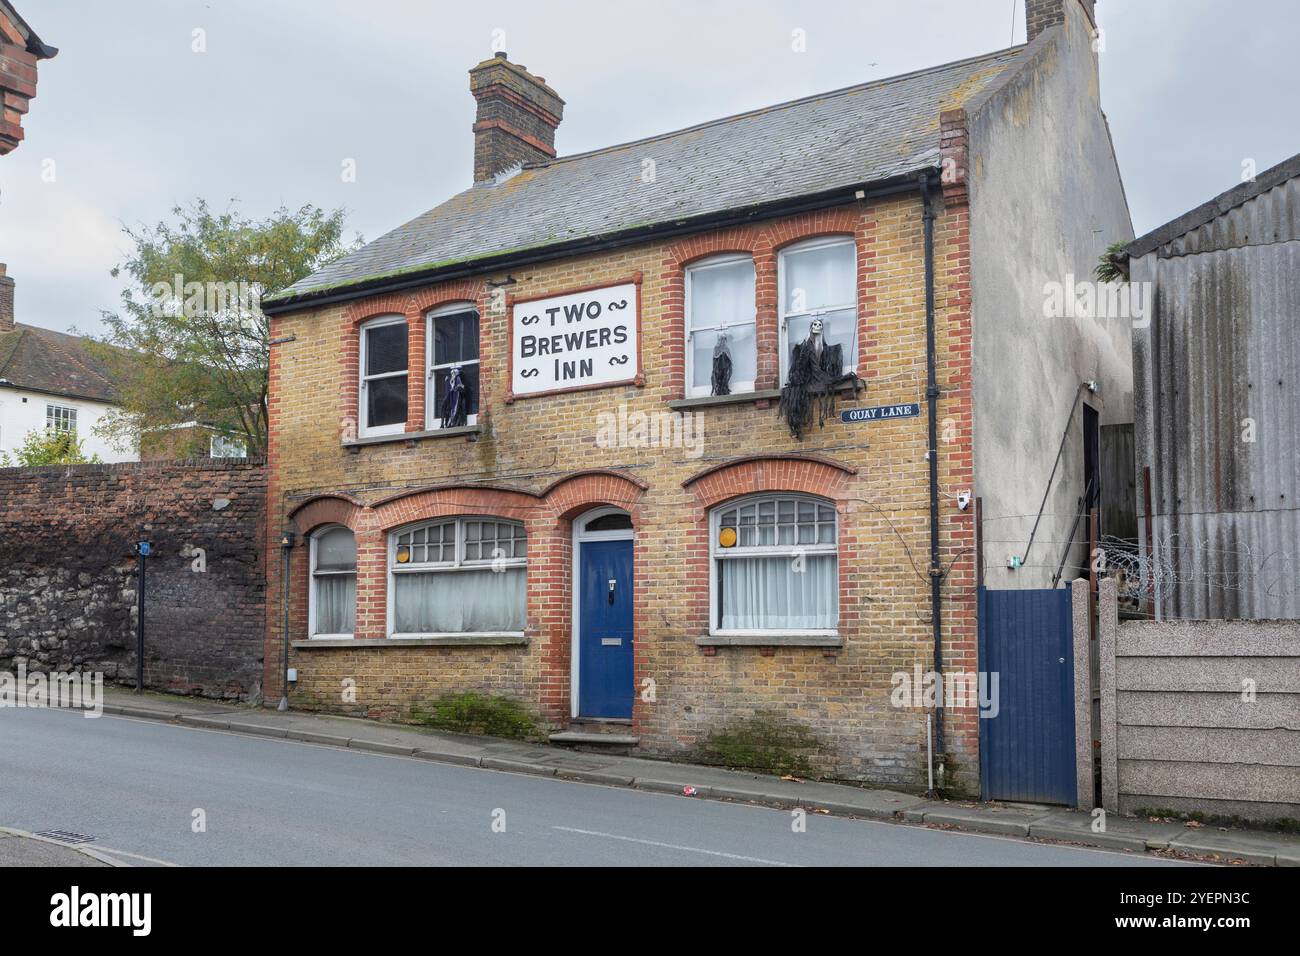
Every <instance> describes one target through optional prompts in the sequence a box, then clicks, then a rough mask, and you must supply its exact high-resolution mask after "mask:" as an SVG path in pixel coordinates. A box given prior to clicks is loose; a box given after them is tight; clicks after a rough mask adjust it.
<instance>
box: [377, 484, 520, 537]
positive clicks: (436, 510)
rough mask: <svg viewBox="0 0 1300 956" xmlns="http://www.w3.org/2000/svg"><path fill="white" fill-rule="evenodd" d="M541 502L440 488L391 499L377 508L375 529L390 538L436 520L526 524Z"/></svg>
mask: <svg viewBox="0 0 1300 956" xmlns="http://www.w3.org/2000/svg"><path fill="white" fill-rule="evenodd" d="M538 506H539V502H538V500H537V496H536V495H532V494H529V493H528V492H525V491H518V490H514V489H508V488H503V487H500V486H496V487H488V488H485V487H483V486H481V485H465V484H452V485H439V486H437V487H434V488H426V489H422V490H417V491H412V492H409V493H406V494H402V495H400V496H398V497H395V498H388V499H385V500H384V501H382V502H379V503H378V504H376V505H375V507H374V517H375V527H376V528H377V529H378V530H379V531H382V532H384V533H385V534H387V533H388V532H390V531H393V530H394V529H396V528H400V527H402V526H403V525H408V524H412V523H414V522H417V521H426V520H431V519H434V518H453V517H458V516H461V515H483V516H485V517H486V516H490V517H495V518H507V519H510V520H513V521H522V522H524V523H525V524H527V523H528V522H529V521H531V520H533V519H534V518H535V516H536V512H537V510H538Z"/></svg>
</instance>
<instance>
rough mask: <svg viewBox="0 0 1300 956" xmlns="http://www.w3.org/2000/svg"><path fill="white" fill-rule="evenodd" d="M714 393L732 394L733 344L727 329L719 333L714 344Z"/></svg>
mask: <svg viewBox="0 0 1300 956" xmlns="http://www.w3.org/2000/svg"><path fill="white" fill-rule="evenodd" d="M713 394H714V395H730V394H731V344H730V342H728V340H727V330H726V329H723V330H722V331H721V332H719V333H718V341H717V343H715V344H714V346H713Z"/></svg>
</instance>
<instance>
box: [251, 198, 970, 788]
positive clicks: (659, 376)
mask: <svg viewBox="0 0 1300 956" xmlns="http://www.w3.org/2000/svg"><path fill="white" fill-rule="evenodd" d="M825 235H848V236H853V237H854V239H855V241H856V245H857V249H858V266H859V274H858V293H859V296H858V297H859V314H860V332H859V344H860V360H859V369H858V371H859V375H860V376H861V377H862V378H863V379H865V380H866V382H867V388H866V391H865V392H864V393H863V395H862V396H861V397H860V398H859V399H858V401H857V402H856V403H854V402H853V401H852V397H851V396H850V397H849V398H848V399H846V400H845V401H844V402H843V404H845V405H848V404H858V405H885V404H889V403H903V402H922V403H924V401H925V378H926V366H925V288H924V269H923V225H922V215H921V201H920V198H919V196H918V195H917V194H915V193H910V194H901V195H898V196H894V197H889V198H881V199H877V200H874V201H870V202H862V203H859V204H850V205H848V206H843V207H838V208H835V209H831V210H825V211H821V212H815V213H807V214H802V215H798V216H791V217H787V218H784V219H777V220H770V221H766V222H758V223H755V224H753V225H750V226H746V227H739V228H733V229H727V230H721V231H718V232H714V233H707V234H702V235H697V236H693V237H690V238H688V239H684V240H675V241H671V242H653V243H645V244H643V245H638V246H634V247H629V248H626V249H620V250H615V251H610V252H606V253H601V254H592V255H587V256H583V257H578V258H573V259H568V260H562V261H558V262H555V263H549V264H543V265H536V266H528V267H523V268H519V269H512V270H510V272H509V276H510V277H511V278H513V280H514V283H515V284H514V285H513V286H511V287H510V289H509V293H510V295H509V297H508V298H507V301H499V300H497V299H496V298H495V297H494V296H493V295H492V294H491V292H490V291H489V287H488V285H487V284H486V281H494V282H499V281H502V280H504V279H506V278H507V276H506V274H505V273H501V274H494V275H490V276H486V277H484V279H483V280H461V281H458V282H454V283H445V284H443V285H435V286H429V287H424V288H418V289H415V290H413V291H411V292H409V293H401V294H393V295H385V296H377V297H373V298H371V299H367V300H362V301H358V302H353V303H349V304H346V305H341V306H331V307H322V308H318V309H311V310H303V311H299V312H294V313H289V314H285V315H280V316H277V317H275V318H274V320H273V325H274V333H273V337H274V338H275V339H276V340H277V341H279V342H281V343H283V344H279V345H277V346H275V348H274V350H273V354H272V362H271V381H272V386H271V396H272V397H271V418H272V427H271V435H270V448H271V451H270V459H271V461H272V462H273V463H274V468H273V472H272V476H271V484H270V491H269V504H268V507H269V509H270V512H269V515H268V522H269V525H268V533H269V535H270V537H269V539H268V541H269V546H271V547H278V541H279V531H280V528H281V527H283V526H286V525H290V526H292V527H294V528H295V529H296V530H297V531H298V532H299V533H307V532H310V531H311V530H312V529H313V528H317V527H321V526H322V525H325V524H343V525H347V526H349V527H351V528H353V530H354V531H355V532H356V534H357V542H358V548H359V574H358V609H357V620H358V624H357V634H356V638H357V639H358V641H359V642H365V643H364V646H362V645H361V644H358V646H356V647H330V646H324V645H323V644H321V645H312V644H311V643H310V642H307V641H305V640H303V639H304V638H306V637H307V577H308V571H307V562H308V556H307V549H306V548H305V547H303V546H302V545H301V543H300V544H299V546H297V547H295V548H294V549H293V551H292V559H291V560H292V578H291V588H290V593H291V635H290V636H291V639H292V640H294V641H295V642H297V643H296V645H295V646H294V647H293V648H292V652H291V665H292V666H294V667H296V668H297V669H298V683H297V685H296V686H295V688H294V689H293V691H292V692H291V697H290V699H291V702H292V703H293V704H294V705H295V706H310V707H318V708H323V709H330V710H335V711H339V712H347V713H372V714H377V715H382V716H385V717H398V718H401V717H403V716H405V715H406V714H407V713H409V711H410V708H411V707H412V706H413V705H421V704H426V703H427V702H428V700H429V699H431V698H432V697H434V696H436V695H437V694H439V693H442V692H444V691H446V690H456V689H466V690H468V689H482V690H489V691H491V692H494V693H507V694H511V695H515V694H518V695H519V696H520V697H521V698H522V699H523V700H524V701H525V703H527V704H528V705H529V706H530V708H532V709H533V710H534V711H535V712H537V713H539V714H540V715H541V716H543V717H544V718H545V719H546V720H547V721H548V722H549V723H551V724H553V725H563V724H564V723H565V722H566V721H567V720H568V718H569V714H570V704H571V702H570V663H571V662H570V656H571V641H572V635H571V613H570V602H571V595H572V592H571V589H570V578H571V570H570V568H571V561H572V545H571V529H572V521H573V519H574V518H576V517H577V516H578V515H580V514H582V513H583V512H584V511H585V510H587V509H589V508H592V507H595V506H598V505H604V504H614V505H618V506H620V507H623V508H625V509H626V510H628V511H629V512H630V513H631V515H632V519H633V524H634V527H635V529H636V543H635V551H634V554H635V576H636V582H635V584H636V599H635V601H636V611H635V614H636V619H635V628H636V638H635V648H636V662H635V676H636V681H637V683H638V686H644V685H643V684H642V682H643V681H645V680H647V679H649V680H652V681H653V683H654V688H655V695H654V698H655V699H654V700H653V701H651V700H644V699H638V700H637V702H636V705H635V711H634V715H633V721H634V730H635V732H636V733H637V734H638V735H639V736H640V738H641V746H640V749H641V750H642V751H643V752H649V753H654V754H659V755H664V756H670V757H673V756H676V757H684V756H688V755H689V754H690V752H691V751H692V750H693V749H694V748H695V747H697V746H698V745H699V744H700V742H701V741H703V740H704V739H706V738H707V737H708V736H709V735H711V734H713V733H716V732H717V731H719V730H721V729H723V728H725V727H727V726H729V725H732V724H733V723H734V722H736V721H738V720H741V719H744V718H747V717H749V716H752V715H754V714H756V713H758V712H760V711H762V712H771V711H775V712H779V713H781V714H783V715H785V716H786V717H788V718H789V719H790V720H792V721H794V722H796V723H799V724H801V725H803V726H804V727H806V728H808V729H810V730H811V731H812V732H814V733H815V734H816V735H817V736H818V737H819V738H820V739H821V740H822V741H823V743H824V749H823V751H822V753H821V754H820V755H819V757H818V759H817V761H816V765H817V769H818V770H820V771H821V772H823V773H826V774H829V775H833V776H837V777H841V778H851V779H859V780H865V781H872V782H877V783H883V784H892V785H897V786H912V787H915V786H923V785H924V783H925V773H926V762H925V754H926V736H925V734H926V714H925V711H923V710H921V709H919V708H918V709H906V708H899V707H895V706H893V705H892V704H891V700H890V693H891V689H892V688H891V677H892V675H894V674H896V673H898V672H906V673H908V674H911V673H912V671H913V668H914V667H915V666H918V665H919V666H920V667H921V669H922V670H929V668H930V666H931V663H932V660H933V646H932V642H931V633H930V628H931V617H930V600H929V582H928V578H927V573H926V571H927V562H928V557H929V556H928V549H929V498H928V487H927V469H928V464H927V461H926V418H925V414H924V410H923V412H922V415H921V416H920V417H917V418H904V419H895V420H890V421H878V422H873V423H870V424H852V425H850V424H842V423H840V422H839V420H838V419H834V420H831V421H828V422H827V423H826V427H825V428H824V429H820V430H818V429H816V428H814V429H813V431H812V432H811V433H810V434H809V435H807V436H806V437H805V439H804V440H803V441H802V442H800V441H796V440H794V439H793V438H792V437H791V436H790V433H789V430H788V429H787V428H786V426H785V424H784V423H783V422H782V421H781V419H780V418H779V417H778V415H777V411H776V408H775V404H776V403H775V402H774V401H772V400H770V399H763V398H759V399H748V400H739V401H736V402H734V403H729V404H717V405H707V406H697V407H694V408H690V409H687V410H688V411H691V412H692V413H695V414H698V415H699V416H700V421H701V422H702V424H703V428H704V442H703V453H702V455H700V456H699V457H692V456H691V455H689V454H687V452H686V450H684V449H682V448H637V447H601V446H600V445H598V443H597V434H596V431H597V416H598V415H599V414H600V413H601V412H615V411H617V410H618V409H619V407H620V406H624V407H625V408H626V409H627V411H628V412H629V413H631V412H635V411H642V412H646V413H649V414H661V413H664V412H667V411H669V410H670V406H669V405H668V403H669V402H674V401H676V400H680V399H682V397H683V387H684V383H683V375H684V369H683V362H684V359H683V344H682V325H683V295H682V273H683V269H684V268H685V267H686V266H687V265H689V263H690V262H692V261H695V260H697V259H699V258H701V257H703V256H708V255H712V254H715V253H719V252H748V253H750V254H752V255H753V256H754V261H755V267H756V273H757V280H756V296H757V302H756V306H757V310H758V315H757V322H758V328H757V335H758V340H759V343H760V346H759V347H760V356H759V382H758V384H757V388H759V389H772V388H775V387H776V385H777V378H778V366H777V353H776V349H777V340H778V334H779V330H778V327H777V321H778V318H777V308H776V297H777V290H776V274H775V273H776V261H777V254H778V252H779V250H780V249H781V248H783V247H784V246H786V245H788V244H790V243H793V242H797V241H800V240H802V239H806V238H812V237H815V236H825ZM968 235H969V232H968V219H967V210H966V208H965V206H964V205H962V204H953V205H950V206H949V208H947V209H941V210H940V212H939V219H938V222H937V224H936V249H935V261H936V264H937V266H936V304H937V336H938V341H937V355H938V359H939V371H938V378H939V385H940V388H941V391H942V394H941V396H940V399H939V420H940V449H939V456H940V485H941V490H942V492H943V494H944V496H945V497H944V498H943V500H942V504H941V511H940V531H941V545H942V563H943V567H944V569H945V570H946V571H947V575H946V576H945V578H944V581H943V587H942V591H943V599H944V621H943V625H944V645H945V650H944V656H945V660H946V662H947V664H948V666H949V667H951V668H953V669H960V670H967V671H971V672H974V671H975V670H976V669H977V668H976V662H975V644H976V642H975V617H974V575H973V570H974V558H973V548H972V546H973V515H972V514H971V513H970V512H965V513H963V512H960V511H958V510H957V508H956V507H955V506H954V505H953V503H952V498H953V497H954V496H955V495H956V494H957V493H958V492H960V491H964V490H968V489H969V488H970V487H971V481H972V474H971V458H970V450H971V408H970V392H969V385H970V285H969V240H968ZM638 276H639V280H640V289H641V323H642V328H641V365H642V373H643V379H644V385H642V386H640V387H638V386H628V387H621V386H620V387H612V388H603V389H598V390H592V391H586V392H572V393H567V394H558V395H551V396H546V397H538V398H521V399H518V400H515V401H509V400H508V398H509V396H508V391H509V379H508V375H507V367H506V356H507V354H508V345H507V315H508V309H509V298H519V299H528V298H532V297H535V296H540V295H546V294H558V293H563V292H564V291H566V290H569V289H574V288H579V287H589V286H591V285H593V284H597V283H610V284H612V283H615V282H623V281H629V280H630V279H632V278H637V277H638ZM485 280H486V281H485ZM465 300H468V301H472V302H474V303H475V304H476V305H477V306H478V308H479V311H480V314H481V316H482V347H481V357H482V396H481V401H480V409H481V410H480V415H479V424H480V426H481V433H480V434H478V435H476V436H470V438H469V439H467V438H466V436H465V435H463V434H460V435H454V436H447V437H419V438H415V439H413V440H410V441H403V440H401V438H400V436H398V439H397V440H395V441H390V442H385V443H381V444H373V445H363V446H361V447H351V448H349V447H347V446H345V444H344V440H345V439H347V438H349V437H350V436H352V435H355V431H356V402H357V375H356V356H357V344H356V343H357V334H356V329H357V326H358V324H359V323H360V322H363V321H365V320H366V319H367V318H369V317H372V316H375V315H379V314H391V313H397V314H402V315H405V316H407V319H408V323H409V328H410V333H411V334H410V360H411V364H410V367H411V369H412V370H413V374H412V376H411V412H410V414H409V417H408V422H407V430H408V432H419V431H421V430H423V429H424V427H425V422H424V416H423V408H422V403H423V388H424V375H423V374H422V370H423V367H424V349H425V341H424V338H425V334H424V316H425V314H426V313H427V311H428V310H429V309H431V308H434V307H435V306H437V305H439V304H442V303H447V302H454V301H465ZM769 394H771V393H770V392H769ZM792 455H793V456H802V458H801V459H795V460H791V459H789V457H788V456H792ZM711 468H717V469H720V470H718V471H716V472H715V473H714V474H713V475H712V476H709V477H699V478H698V480H694V481H692V478H694V477H696V476H698V475H699V474H700V473H701V472H703V471H705V470H706V469H711ZM593 472H595V473H593ZM753 491H789V492H798V493H807V494H813V495H819V496H821V497H824V498H826V499H828V500H830V501H832V502H833V503H834V504H835V506H836V508H837V511H838V514H839V522H840V550H839V556H840V607H841V619H840V626H839V633H840V636H841V637H842V638H843V646H842V647H832V648H825V647H776V648H764V647H716V648H714V647H702V646H699V645H697V643H696V639H697V638H698V637H700V636H701V635H702V634H704V633H706V631H707V629H708V616H707V610H708V572H707V567H708V564H707V562H708V558H707V539H708V531H707V528H708V524H707V522H708V515H709V509H710V508H711V507H713V506H714V505H715V504H717V503H718V502H720V501H723V500H726V499H727V498H728V497H733V496H735V495H738V494H741V493H748V492H753ZM455 514H497V515H500V516H502V517H507V518H514V519H517V520H522V521H524V523H525V526H526V528H527V532H528V560H529V566H528V580H529V596H528V641H529V643H528V644H527V645H526V646H511V647H461V648H447V647H422V646H410V645H404V646H399V644H398V642H394V644H393V645H391V646H385V644H384V640H385V637H386V633H387V632H386V612H387V595H386V588H387V572H386V565H385V562H386V559H387V546H386V541H387V534H388V532H389V531H391V530H392V529H394V528H396V527H400V526H402V525H403V524H405V523H409V522H411V521H415V520H421V519H424V518H429V517H434V516H437V515H455ZM279 567H280V562H279V560H278V558H277V559H276V560H272V561H270V562H269V571H270V576H271V580H270V585H269V587H270V589H271V592H270V596H269V607H268V618H269V621H270V627H269V629H268V647H267V654H266V659H267V673H266V686H267V689H268V698H269V697H271V696H273V695H274V696H278V693H279V682H280V678H279V667H278V659H277V655H278V653H279V648H280V637H279V633H280V624H279V620H280V619H279V614H280V610H279V595H280V580H279ZM326 643H332V642H326ZM349 681H354V682H355V695H356V696H355V701H346V700H344V699H343V696H342V694H341V690H342V689H343V688H345V687H348V686H351V684H350V683H348V684H345V682H349ZM945 723H946V727H947V731H948V736H947V741H946V749H947V751H948V753H949V755H950V756H951V759H952V763H951V766H952V768H953V769H954V771H955V777H954V779H953V781H950V782H954V783H955V784H956V785H957V787H958V788H960V787H963V786H964V787H965V788H967V789H968V790H969V789H975V788H976V787H977V782H978V720H977V719H976V717H975V713H974V711H973V710H972V711H969V712H968V711H964V710H961V709H950V710H949V711H948V713H947V716H946V721H945Z"/></svg>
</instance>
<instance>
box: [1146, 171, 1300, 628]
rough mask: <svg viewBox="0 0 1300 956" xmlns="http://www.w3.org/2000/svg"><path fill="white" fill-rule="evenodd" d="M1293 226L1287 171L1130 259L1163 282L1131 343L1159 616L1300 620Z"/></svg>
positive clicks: (1299, 405) (1298, 348)
mask: <svg viewBox="0 0 1300 956" xmlns="http://www.w3.org/2000/svg"><path fill="white" fill-rule="evenodd" d="M1298 234H1300V183H1298V182H1297V181H1295V180H1291V181H1289V182H1287V183H1284V184H1283V185H1282V186H1279V187H1277V188H1275V189H1273V190H1270V191H1268V192H1266V193H1264V194H1262V195H1261V196H1259V197H1257V198H1256V199H1254V200H1252V201H1251V202H1249V203H1246V204H1244V205H1243V206H1241V207H1239V208H1237V209H1235V210H1232V211H1230V212H1228V213H1225V214H1224V215H1223V216H1221V217H1219V218H1218V219H1216V220H1215V221H1214V222H1211V223H1210V224H1208V225H1206V226H1203V227H1201V228H1200V229H1198V230H1194V231H1193V232H1192V233H1189V234H1188V235H1187V236H1184V237H1182V238H1180V239H1178V240H1175V241H1174V242H1172V243H1170V244H1168V245H1166V246H1165V247H1163V248H1162V249H1160V250H1157V251H1156V252H1153V253H1151V254H1149V255H1147V256H1145V257H1143V258H1142V259H1140V260H1138V261H1136V262H1134V263H1133V266H1132V278H1133V280H1134V281H1135V282H1143V281H1149V282H1152V283H1153V284H1154V308H1153V314H1152V316H1151V319H1150V324H1149V325H1148V326H1146V327H1145V328H1135V329H1134V336H1133V348H1134V388H1135V407H1136V418H1137V423H1136V448H1137V468H1136V474H1137V483H1138V490H1139V502H1138V507H1139V511H1140V513H1142V514H1145V510H1144V509H1145V503H1144V502H1143V501H1142V500H1141V493H1142V487H1143V472H1144V469H1146V468H1149V469H1150V475H1151V496H1152V503H1151V504H1152V509H1151V510H1152V516H1153V522H1152V525H1153V528H1152V531H1153V534H1152V537H1153V539H1154V545H1155V548H1154V550H1155V555H1154V559H1153V560H1152V561H1151V562H1150V566H1151V567H1152V569H1153V571H1154V576H1155V581H1154V582H1153V583H1154V585H1155V586H1156V587H1158V588H1159V592H1160V593H1159V599H1160V602H1159V607H1158V613H1159V614H1161V616H1168V617H1175V618H1236V617H1242V618H1297V617H1300V466H1298V465H1297V456H1298V455H1300V390H1298V389H1297V385H1298V383H1300V328H1298V326H1300V240H1297V239H1296V236H1297V235H1298ZM1139 527H1141V522H1139ZM1140 537H1144V535H1140ZM1145 544H1146V543H1145V541H1143V553H1144V555H1145ZM1162 572H1163V573H1162Z"/></svg>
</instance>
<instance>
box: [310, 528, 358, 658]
mask: <svg viewBox="0 0 1300 956" xmlns="http://www.w3.org/2000/svg"><path fill="white" fill-rule="evenodd" d="M308 617H309V618H310V632H311V636H312V637H351V636H352V634H353V631H355V630H356V622H357V539H356V538H355V537H354V536H353V534H352V532H351V531H349V530H348V529H347V528H342V527H338V526H335V527H331V528H323V529H322V530H320V531H317V532H314V533H313V534H312V536H311V602H310V606H309V612H308Z"/></svg>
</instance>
